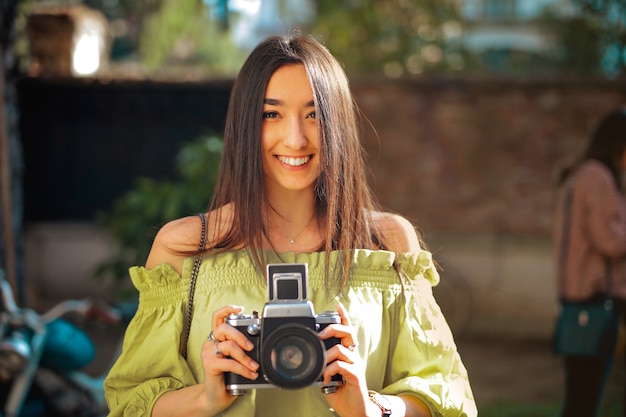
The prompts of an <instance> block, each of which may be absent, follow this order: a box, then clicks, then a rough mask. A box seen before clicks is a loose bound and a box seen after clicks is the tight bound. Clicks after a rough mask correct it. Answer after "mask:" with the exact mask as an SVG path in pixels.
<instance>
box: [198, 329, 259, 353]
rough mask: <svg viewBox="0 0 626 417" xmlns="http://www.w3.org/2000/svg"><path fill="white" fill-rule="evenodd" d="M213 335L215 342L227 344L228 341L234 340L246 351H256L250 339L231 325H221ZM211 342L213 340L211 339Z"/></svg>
mask: <svg viewBox="0 0 626 417" xmlns="http://www.w3.org/2000/svg"><path fill="white" fill-rule="evenodd" d="M212 333H213V337H214V339H215V341H218V342H225V341H227V340H232V341H234V342H235V343H236V344H237V345H238V346H239V347H241V348H242V349H244V350H247V351H251V350H252V349H254V344H253V343H252V342H251V341H250V339H249V338H248V337H247V336H246V335H244V334H243V333H242V332H241V331H239V330H238V329H236V328H234V327H233V326H231V325H229V324H222V325H220V326H219V327H217V328H215V329H214V330H213V332H212ZM209 340H211V339H210V337H209Z"/></svg>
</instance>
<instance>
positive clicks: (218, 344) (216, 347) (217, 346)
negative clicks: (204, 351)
mask: <svg viewBox="0 0 626 417" xmlns="http://www.w3.org/2000/svg"><path fill="white" fill-rule="evenodd" d="M215 356H222V351H221V350H220V342H218V341H217V340H216V341H215Z"/></svg>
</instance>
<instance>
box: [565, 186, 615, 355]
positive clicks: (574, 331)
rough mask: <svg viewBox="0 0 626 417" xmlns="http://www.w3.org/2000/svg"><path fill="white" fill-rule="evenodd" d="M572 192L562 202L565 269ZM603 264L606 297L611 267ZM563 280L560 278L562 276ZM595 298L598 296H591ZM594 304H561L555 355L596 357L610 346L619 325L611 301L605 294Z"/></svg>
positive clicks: (606, 260)
mask: <svg viewBox="0 0 626 417" xmlns="http://www.w3.org/2000/svg"><path fill="white" fill-rule="evenodd" d="M572 198H573V191H572V190H571V189H568V190H567V194H566V195H565V203H564V217H563V238H562V239H561V254H560V259H559V262H560V265H561V271H564V270H565V256H566V250H567V249H568V240H569V227H568V226H569V217H570V211H571V209H570V206H571V202H572ZM605 263H606V280H607V286H606V288H607V294H608V292H609V290H610V285H611V265H610V262H609V260H608V259H605ZM561 279H563V277H561ZM594 298H598V297H594ZM602 298H603V299H600V300H597V301H595V302H568V301H565V300H561V301H560V308H559V314H558V316H557V319H556V326H555V330H554V349H555V352H556V353H557V354H559V355H563V356H598V355H600V354H602V353H604V352H605V351H606V349H608V348H610V347H611V343H610V341H611V338H612V337H613V336H614V335H615V334H616V332H617V327H618V325H619V320H618V315H617V312H616V310H615V306H614V302H613V300H612V299H611V298H610V297H609V296H608V295H605V296H604V297H602Z"/></svg>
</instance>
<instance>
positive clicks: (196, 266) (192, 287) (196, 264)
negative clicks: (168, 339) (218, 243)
mask: <svg viewBox="0 0 626 417" xmlns="http://www.w3.org/2000/svg"><path fill="white" fill-rule="evenodd" d="M198 216H199V217H200V220H201V221H202V234H201V235H200V246H199V247H198V253H197V254H196V257H195V259H194V261H193V270H192V271H191V278H190V280H189V298H188V299H187V311H186V312H185V321H184V323H183V334H182V337H181V345H180V354H181V356H182V357H183V358H185V359H187V342H188V341H189V332H190V331H191V319H192V317H193V297H194V294H195V292H196V281H197V280H198V272H199V271H200V264H201V263H202V253H203V251H204V247H205V246H206V240H207V223H206V215H205V214H204V213H199V214H198Z"/></svg>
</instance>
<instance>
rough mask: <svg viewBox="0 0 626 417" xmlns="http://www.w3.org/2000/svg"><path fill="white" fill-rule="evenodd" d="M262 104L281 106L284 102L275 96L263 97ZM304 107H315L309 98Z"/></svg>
mask: <svg viewBox="0 0 626 417" xmlns="http://www.w3.org/2000/svg"><path fill="white" fill-rule="evenodd" d="M263 104H269V105H270V106H282V105H283V104H285V103H284V102H283V101H282V100H279V99H277V98H264V99H263ZM304 107H315V102H314V101H313V100H311V101H309V102H308V103H306V104H305V105H304Z"/></svg>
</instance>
